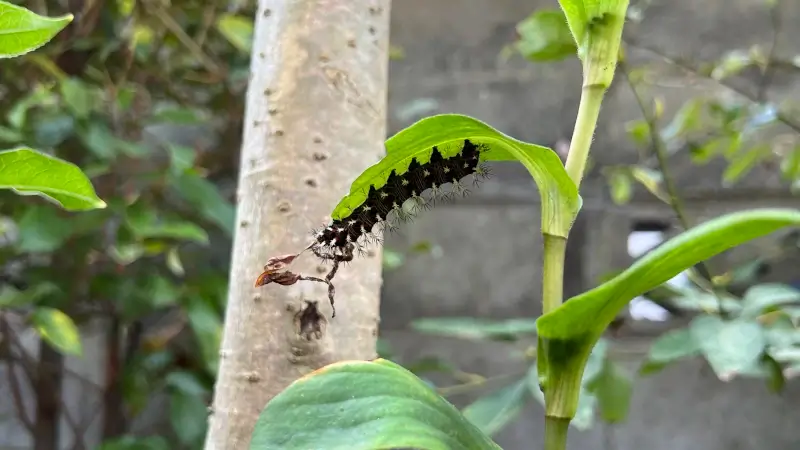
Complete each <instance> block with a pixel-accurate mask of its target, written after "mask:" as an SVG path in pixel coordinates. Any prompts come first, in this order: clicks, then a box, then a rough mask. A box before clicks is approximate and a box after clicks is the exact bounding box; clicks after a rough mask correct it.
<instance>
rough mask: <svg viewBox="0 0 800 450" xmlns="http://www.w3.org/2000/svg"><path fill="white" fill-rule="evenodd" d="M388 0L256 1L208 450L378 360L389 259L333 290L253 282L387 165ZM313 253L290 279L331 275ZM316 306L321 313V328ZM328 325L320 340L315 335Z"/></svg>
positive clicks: (357, 268)
mask: <svg viewBox="0 0 800 450" xmlns="http://www.w3.org/2000/svg"><path fill="white" fill-rule="evenodd" d="M389 5H390V1H389V0H261V1H260V2H259V8H258V11H257V15H256V20H255V33H254V41H253V50H252V57H251V78H250V85H249V88H248V94H247V105H246V112H245V125H244V139H243V145H242V152H241V165H240V174H239V188H238V193H237V200H238V208H237V219H236V220H237V223H236V236H235V237H234V243H233V254H232V260H231V271H230V288H229V295H228V304H227V310H226V319H225V329H224V333H223V338H222V345H221V349H220V366H219V374H218V377H217V384H216V387H215V394H214V402H213V405H212V407H211V408H210V409H211V416H210V419H209V431H208V436H207V438H206V449H209V450H210V449H213V450H218V449H246V448H248V446H249V442H250V435H251V434H252V431H253V426H254V424H255V421H256V420H257V418H258V414H259V413H260V412H261V410H262V409H263V408H264V406H265V405H266V403H267V402H268V401H269V400H270V399H271V398H272V397H274V396H275V395H276V394H278V393H279V392H280V391H282V390H283V389H284V388H285V387H286V386H287V385H288V384H289V383H291V382H292V381H294V380H296V379H297V378H299V377H301V376H302V375H304V374H306V373H308V372H310V371H312V370H314V369H317V368H319V367H321V366H324V365H326V364H329V363H331V362H334V361H339V360H346V359H372V358H374V357H375V356H376V355H375V343H376V336H377V329H378V322H379V316H378V313H379V292H380V286H381V282H382V281H381V252H380V248H377V247H375V246H373V247H372V248H370V252H369V254H368V255H367V256H364V257H357V258H356V259H355V260H354V261H353V262H352V263H351V264H350V265H348V266H345V267H341V268H340V269H339V272H338V273H337V275H336V278H335V279H334V284H335V286H336V300H337V311H336V318H335V319H331V308H330V306H329V304H328V296H327V287H326V286H325V285H324V284H322V283H313V282H309V281H301V282H299V283H297V284H295V285H293V286H280V285H276V284H274V283H273V284H269V285H267V286H264V287H259V288H255V287H254V282H255V280H256V278H257V277H258V275H259V274H260V273H261V271H262V268H263V266H264V264H265V263H266V261H267V259H269V258H270V257H273V256H278V255H284V254H288V253H296V252H298V251H300V250H302V249H303V248H305V247H306V246H307V245H308V244H309V243H310V242H311V234H310V231H311V230H312V228H316V227H319V226H322V225H326V224H327V222H328V221H329V220H330V213H331V212H332V210H333V207H334V206H335V205H336V203H337V202H338V201H339V200H340V199H341V197H342V196H344V195H345V194H346V193H347V191H348V189H349V187H350V184H351V183H352V181H353V180H354V179H355V178H356V177H357V176H358V175H359V174H360V173H361V172H362V171H363V170H364V169H366V168H367V167H368V166H370V165H372V164H374V163H376V162H377V161H378V160H379V159H380V158H381V157H382V155H383V154H384V146H383V141H384V139H385V137H386V136H385V135H386V128H385V127H386V125H385V122H386V95H387V87H386V84H387V71H388V56H387V55H388V32H389ZM330 268H331V266H330V264H328V265H327V267H325V266H320V263H319V260H317V259H316V258H315V257H314V256H313V255H311V253H310V252H306V253H304V254H303V256H302V257H301V258H298V260H296V261H295V262H294V264H293V265H292V267H291V270H292V271H293V272H295V273H301V274H304V275H312V276H324V275H321V274H323V273H325V272H327V271H328V270H330ZM307 302H312V304H313V302H317V303H316V305H317V307H318V308H319V312H321V313H322V316H324V317H322V316H318V315H316V314H313V312H314V308H313V307H311V306H309V304H308V303H307ZM315 325H319V327H320V330H319V331H320V333H308V329H309V327H311V328H314V326H315Z"/></svg>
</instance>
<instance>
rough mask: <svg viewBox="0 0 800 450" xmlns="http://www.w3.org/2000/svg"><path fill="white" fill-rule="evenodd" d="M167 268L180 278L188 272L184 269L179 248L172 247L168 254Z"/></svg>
mask: <svg viewBox="0 0 800 450" xmlns="http://www.w3.org/2000/svg"><path fill="white" fill-rule="evenodd" d="M167 268H168V269H169V271H170V272H172V273H173V274H174V275H177V276H179V277H182V276H183V275H184V274H185V273H186V270H185V269H184V268H183V262H181V255H180V253H178V248H177V247H172V248H171V249H169V251H168V252H167Z"/></svg>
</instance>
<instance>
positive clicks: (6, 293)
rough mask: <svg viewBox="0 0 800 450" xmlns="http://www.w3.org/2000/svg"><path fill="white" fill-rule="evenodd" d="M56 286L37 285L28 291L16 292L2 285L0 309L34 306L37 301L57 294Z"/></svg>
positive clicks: (50, 284)
mask: <svg viewBox="0 0 800 450" xmlns="http://www.w3.org/2000/svg"><path fill="white" fill-rule="evenodd" d="M59 293H60V290H59V288H58V286H57V285H55V284H53V283H50V282H46V281H45V282H42V283H37V284H35V285H33V286H31V287H29V288H28V289H24V290H18V289H15V288H13V287H11V286H10V285H7V284H4V285H2V287H0V308H13V307H20V306H28V305H32V304H36V303H37V302H38V301H39V300H41V299H43V298H47V297H49V296H52V295H56V294H59Z"/></svg>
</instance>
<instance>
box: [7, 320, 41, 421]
mask: <svg viewBox="0 0 800 450" xmlns="http://www.w3.org/2000/svg"><path fill="white" fill-rule="evenodd" d="M0 335H2V336H5V339H4V340H3V341H2V343H3V353H5V354H7V355H8V368H7V369H6V372H7V373H6V375H7V376H8V384H9V386H10V387H11V397H12V398H13V400H14V408H15V409H16V410H17V417H18V418H19V421H20V422H22V425H24V426H25V428H26V429H27V430H28V432H29V433H30V434H31V435H33V420H32V419H31V418H29V417H28V414H27V413H26V412H25V404H24V402H23V401H22V392H21V389H20V385H19V380H18V379H17V374H16V371H15V367H14V360H13V358H12V356H13V355H12V352H11V338H12V331H11V327H10V326H9V325H8V322H6V318H5V315H4V314H0Z"/></svg>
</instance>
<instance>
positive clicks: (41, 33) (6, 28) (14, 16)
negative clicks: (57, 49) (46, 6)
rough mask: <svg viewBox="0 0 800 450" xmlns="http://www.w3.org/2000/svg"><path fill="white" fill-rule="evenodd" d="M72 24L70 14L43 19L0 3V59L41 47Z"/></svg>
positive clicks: (10, 5)
mask: <svg viewBox="0 0 800 450" xmlns="http://www.w3.org/2000/svg"><path fill="white" fill-rule="evenodd" d="M70 22H72V14H67V15H64V16H61V17H52V18H51V17H43V16H40V15H38V14H35V13H33V12H32V11H29V10H27V9H25V8H23V7H21V6H16V5H12V4H10V3H7V2H4V1H0V59H2V58H13V57H15V56H20V55H24V54H25V53H28V52H31V51H33V50H36V49H37V48H39V47H41V46H43V45H44V44H46V43H47V42H49V41H50V40H51V39H53V36H55V35H56V34H58V32H59V31H61V30H62V29H64V27H66V26H67V25H68V24H69V23H70Z"/></svg>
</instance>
